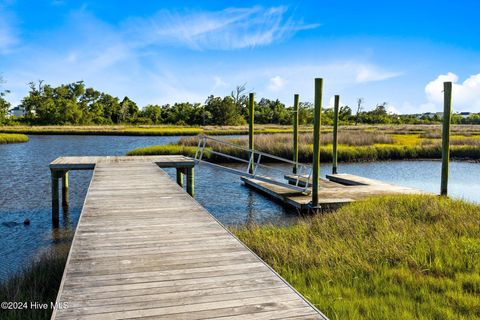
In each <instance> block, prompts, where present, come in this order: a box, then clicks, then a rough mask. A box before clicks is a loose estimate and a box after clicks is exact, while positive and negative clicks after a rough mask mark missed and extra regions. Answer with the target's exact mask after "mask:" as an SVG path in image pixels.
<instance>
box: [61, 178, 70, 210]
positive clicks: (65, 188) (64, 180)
mask: <svg viewBox="0 0 480 320" xmlns="http://www.w3.org/2000/svg"><path fill="white" fill-rule="evenodd" d="M68 203H69V201H68V171H63V172H62V206H63V207H64V208H65V207H68Z"/></svg>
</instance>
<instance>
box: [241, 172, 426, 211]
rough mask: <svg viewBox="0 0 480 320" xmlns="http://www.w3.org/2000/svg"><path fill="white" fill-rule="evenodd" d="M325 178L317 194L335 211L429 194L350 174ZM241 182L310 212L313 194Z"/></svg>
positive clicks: (292, 179)
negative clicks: (381, 198) (376, 199)
mask: <svg viewBox="0 0 480 320" xmlns="http://www.w3.org/2000/svg"><path fill="white" fill-rule="evenodd" d="M326 177H327V179H321V180H320V182H319V192H318V196H319V205H320V206H321V207H322V208H326V209H332V208H336V207H339V206H341V205H343V204H346V203H349V202H353V201H356V200H360V199H364V198H367V197H370V196H375V195H387V194H422V193H426V192H424V191H421V190H417V189H413V188H408V187H403V186H397V185H393V184H389V183H386V182H383V181H379V180H374V179H368V178H364V177H359V176H355V175H351V174H332V175H327V176H326ZM241 179H242V181H243V182H244V183H245V185H246V186H248V187H250V188H252V189H255V190H257V191H260V192H262V193H264V194H266V195H268V196H269V197H271V198H273V199H274V200H277V201H278V202H281V203H284V204H286V205H289V206H291V207H293V208H295V209H297V210H300V211H308V210H309V209H310V202H311V200H312V197H311V195H306V194H304V193H302V192H300V191H295V190H292V189H289V188H287V187H283V186H278V185H275V184H271V183H268V182H264V181H260V180H257V179H254V178H247V177H242V178H241ZM285 179H286V180H287V181H288V182H290V183H292V184H294V183H296V176H294V175H287V176H285ZM306 183H307V177H302V178H301V179H300V181H299V184H298V185H299V186H305V185H306ZM308 185H309V186H310V185H311V181H309V182H308Z"/></svg>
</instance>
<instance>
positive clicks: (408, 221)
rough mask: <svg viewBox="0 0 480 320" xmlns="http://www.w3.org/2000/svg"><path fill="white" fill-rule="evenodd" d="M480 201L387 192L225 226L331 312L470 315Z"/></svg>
mask: <svg viewBox="0 0 480 320" xmlns="http://www.w3.org/2000/svg"><path fill="white" fill-rule="evenodd" d="M479 225H480V206H478V205H473V204H469V203H466V202H463V201H453V200H449V199H447V198H440V197H436V196H389V197H379V198H371V199H367V200H364V201H359V202H356V203H353V204H349V205H346V206H344V207H342V208H341V209H339V210H338V211H337V212H335V213H332V214H326V215H320V216H316V217H313V218H311V219H306V220H305V221H303V222H300V223H298V224H294V225H291V226H287V227H278V226H271V225H264V226H253V227H240V228H232V231H233V232H234V233H235V234H236V235H237V236H238V237H239V238H240V240H242V241H243V242H244V243H245V244H246V245H247V246H248V247H250V248H251V249H252V250H253V251H255V252H256V253H257V254H258V255H259V256H260V257H261V258H263V259H264V260H265V261H266V262H267V263H268V264H270V265H271V266H272V267H273V268H274V269H275V270H276V271H277V272H278V273H279V274H280V275H281V276H283V277H284V278H285V279H286V280H287V281H288V282H289V283H291V284H292V285H293V286H294V287H295V288H296V289H297V290H298V291H300V292H301V293H302V294H303V295H304V296H305V297H307V298H308V299H309V300H310V301H311V302H312V303H314V304H315V305H316V306H317V307H318V308H319V309H320V310H322V312H324V313H325V314H326V315H327V316H328V317H330V318H331V319H478V318H479V317H480V299H479V295H480V228H479Z"/></svg>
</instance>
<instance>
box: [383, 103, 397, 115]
mask: <svg viewBox="0 0 480 320" xmlns="http://www.w3.org/2000/svg"><path fill="white" fill-rule="evenodd" d="M386 110H387V112H388V113H390V114H400V111H398V109H397V108H396V107H395V106H393V105H390V104H387V106H386Z"/></svg>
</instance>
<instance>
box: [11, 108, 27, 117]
mask: <svg viewBox="0 0 480 320" xmlns="http://www.w3.org/2000/svg"><path fill="white" fill-rule="evenodd" d="M24 115H25V108H23V107H20V106H17V107H15V108H13V109H10V116H12V117H17V118H19V117H23V116H24Z"/></svg>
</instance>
